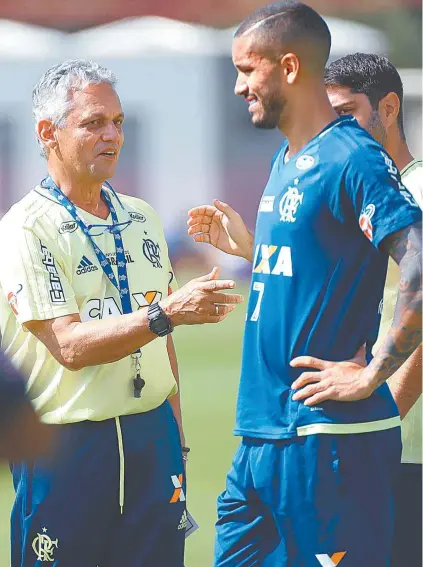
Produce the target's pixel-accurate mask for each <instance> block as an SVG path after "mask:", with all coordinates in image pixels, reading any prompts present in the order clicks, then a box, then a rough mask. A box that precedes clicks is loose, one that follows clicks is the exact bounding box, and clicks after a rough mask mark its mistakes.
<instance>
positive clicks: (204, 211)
mask: <svg viewBox="0 0 423 567" xmlns="http://www.w3.org/2000/svg"><path fill="white" fill-rule="evenodd" d="M215 212H216V207H213V206H212V205H200V206H199V207H194V208H193V209H190V210H189V211H188V216H189V217H195V216H198V215H207V216H208V217H212V216H213V215H214V214H215Z"/></svg>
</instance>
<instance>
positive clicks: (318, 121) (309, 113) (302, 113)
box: [279, 88, 338, 156]
mask: <svg viewBox="0 0 423 567" xmlns="http://www.w3.org/2000/svg"><path fill="white" fill-rule="evenodd" d="M316 91H317V92H316ZM312 92H313V91H312ZM337 118H338V115H337V114H336V112H335V111H334V110H333V108H332V106H331V104H330V102H329V99H328V97H327V94H326V91H325V90H324V88H323V89H322V90H321V92H320V89H317V90H315V91H314V94H312V95H311V97H310V99H309V100H302V101H301V102H300V101H299V100H297V101H295V102H294V103H293V106H292V107H291V108H287V109H286V112H285V113H284V116H283V118H282V120H281V123H280V125H279V129H280V130H281V131H282V132H283V134H285V136H286V137H287V139H288V143H289V156H293V155H295V154H296V153H298V152H299V151H301V150H302V149H303V148H304V146H306V145H307V144H308V142H309V141H310V140H312V139H313V138H314V137H315V136H317V135H318V134H319V133H320V132H321V131H322V130H323V129H324V128H325V127H326V126H327V125H328V124H330V123H331V122H333V121H334V120H336V119H337Z"/></svg>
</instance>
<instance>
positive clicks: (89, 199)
mask: <svg viewBox="0 0 423 567" xmlns="http://www.w3.org/2000/svg"><path fill="white" fill-rule="evenodd" d="M48 172H49V174H50V175H51V177H52V178H53V179H54V182H55V183H56V185H57V186H58V187H59V188H60V190H61V191H62V193H64V194H65V195H66V197H67V198H68V199H69V200H70V201H71V202H72V203H73V204H74V205H76V206H77V207H79V208H81V209H83V210H84V211H87V212H88V213H90V214H92V215H94V216H96V217H99V218H101V219H103V220H105V219H107V217H108V216H109V207H108V205H107V204H106V203H105V202H104V201H103V199H102V197H101V188H102V185H103V184H102V183H101V182H98V181H95V182H93V181H91V180H86V179H83V178H80V177H78V176H77V175H74V176H73V175H69V174H68V173H66V172H64V171H61V169H60V168H52V167H49V168H48Z"/></svg>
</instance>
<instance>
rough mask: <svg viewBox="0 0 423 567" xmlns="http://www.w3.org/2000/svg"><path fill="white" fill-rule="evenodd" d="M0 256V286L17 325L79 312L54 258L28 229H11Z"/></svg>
mask: <svg viewBox="0 0 423 567" xmlns="http://www.w3.org/2000/svg"><path fill="white" fill-rule="evenodd" d="M4 234H5V233H4V231H2V235H3V237H4ZM0 259H1V262H0V285H1V288H2V290H3V293H4V294H5V295H6V298H7V301H8V303H9V305H10V308H11V309H12V311H13V313H14V314H15V316H16V318H17V320H18V321H19V323H20V324H23V323H26V322H27V321H32V320H46V319H54V318H56V317H61V316H64V315H70V314H73V313H78V312H79V309H78V305H77V303H76V300H75V294H74V292H73V290H72V287H71V285H70V283H69V281H68V279H67V278H66V277H65V275H64V273H63V271H62V269H61V268H60V265H59V263H58V261H57V258H55V257H54V256H53V254H52V252H51V250H50V249H49V247H48V246H47V245H46V244H44V242H43V241H42V240H40V239H39V238H38V237H37V236H36V235H35V234H34V233H33V232H32V231H31V230H29V229H27V228H20V229H19V232H16V231H15V232H14V233H13V238H12V239H10V242H9V243H8V246H3V247H2V251H1V253H0Z"/></svg>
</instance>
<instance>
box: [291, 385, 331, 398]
mask: <svg viewBox="0 0 423 567" xmlns="http://www.w3.org/2000/svg"><path fill="white" fill-rule="evenodd" d="M323 389H324V383H323V384H322V382H318V383H317V384H309V385H308V386H306V387H305V388H303V389H302V390H299V391H298V392H295V394H294V395H293V396H292V399H293V400H294V401H296V402H297V401H299V400H305V399H306V398H310V397H311V396H313V395H314V394H317V393H318V392H321V391H322V390H323Z"/></svg>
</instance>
